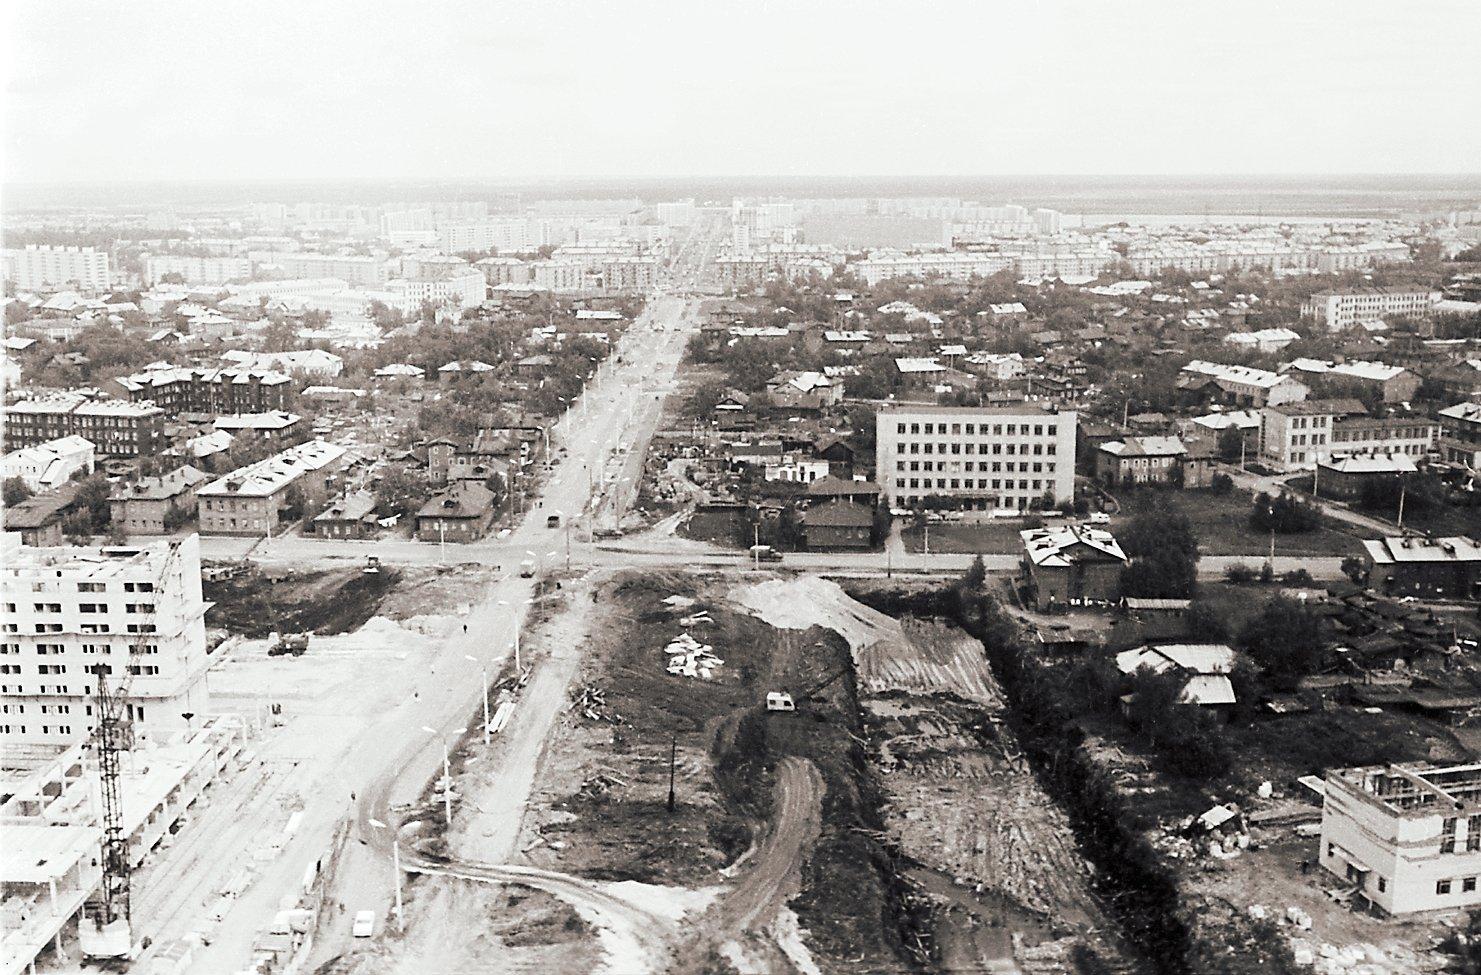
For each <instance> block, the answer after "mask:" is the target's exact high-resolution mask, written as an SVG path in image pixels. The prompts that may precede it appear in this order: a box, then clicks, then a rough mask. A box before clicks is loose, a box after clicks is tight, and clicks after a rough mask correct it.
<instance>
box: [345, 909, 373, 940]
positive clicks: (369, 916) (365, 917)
mask: <svg viewBox="0 0 1481 975" xmlns="http://www.w3.org/2000/svg"><path fill="white" fill-rule="evenodd" d="M350 933H351V934H353V935H354V936H355V937H357V938H368V937H370V936H371V935H373V934H375V911H357V912H355V926H354V927H353V928H351V929H350Z"/></svg>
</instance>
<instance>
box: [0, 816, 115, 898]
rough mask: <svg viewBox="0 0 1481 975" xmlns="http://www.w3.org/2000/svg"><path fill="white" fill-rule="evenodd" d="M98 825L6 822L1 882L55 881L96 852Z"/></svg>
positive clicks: (0, 855) (0, 850) (0, 851)
mask: <svg viewBox="0 0 1481 975" xmlns="http://www.w3.org/2000/svg"><path fill="white" fill-rule="evenodd" d="M101 835H102V829H101V827H98V826H59V825H56V824H54V823H34V824H33V823H20V824H15V823H7V824H6V825H5V843H4V845H3V846H0V883H6V884H44V883H46V882H47V881H50V880H56V879H57V878H59V877H61V876H62V875H63V874H65V873H66V872H67V871H69V870H71V869H72V868H73V867H74V866H76V865H77V862H78V861H79V860H81V859H82V858H83V857H87V856H92V855H94V854H96V853H97V852H98V844H99V842H100V837H101Z"/></svg>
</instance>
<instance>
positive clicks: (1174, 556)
mask: <svg viewBox="0 0 1481 975" xmlns="http://www.w3.org/2000/svg"><path fill="white" fill-rule="evenodd" d="M1117 535H1118V541H1119V542H1120V543H1121V550H1122V551H1123V552H1125V553H1126V555H1127V557H1128V558H1130V559H1131V564H1130V565H1128V566H1127V567H1126V568H1125V569H1124V570H1123V571H1122V573H1121V591H1122V593H1123V594H1124V595H1127V596H1142V597H1151V598H1164V597H1165V598H1174V599H1181V598H1187V597H1191V596H1192V595H1193V594H1194V592H1195V591H1196V589H1197V586H1198V538H1197V536H1196V535H1195V534H1194V533H1193V525H1192V523H1191V522H1189V521H1188V516H1187V515H1184V514H1180V513H1177V512H1174V511H1171V510H1167V509H1164V508H1163V507H1162V506H1158V507H1157V508H1154V509H1153V510H1151V511H1147V512H1144V513H1142V514H1139V515H1137V516H1136V517H1134V518H1132V519H1131V521H1130V522H1128V523H1127V525H1126V526H1125V527H1124V528H1122V529H1121V531H1120V532H1118V533H1117Z"/></svg>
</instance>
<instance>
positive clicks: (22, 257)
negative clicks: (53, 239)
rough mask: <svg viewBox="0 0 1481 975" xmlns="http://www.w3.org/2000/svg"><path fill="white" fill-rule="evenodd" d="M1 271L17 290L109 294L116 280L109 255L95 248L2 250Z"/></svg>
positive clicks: (10, 248)
mask: <svg viewBox="0 0 1481 975" xmlns="http://www.w3.org/2000/svg"><path fill="white" fill-rule="evenodd" d="M0 272H3V277H4V279H5V280H6V281H10V282H13V283H14V284H15V286H16V287H17V288H24V289H28V290H29V289H44V288H64V287H75V288H80V289H82V290H84V291H107V290H108V288H109V286H110V284H111V283H112V280H113V275H112V273H111V271H110V269H109V263H108V253H107V252H106V251H99V250H94V249H93V248H91V247H50V246H46V245H39V244H27V245H26V246H25V247H7V248H5V249H4V250H3V251H0Z"/></svg>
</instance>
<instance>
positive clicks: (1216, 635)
mask: <svg viewBox="0 0 1481 975" xmlns="http://www.w3.org/2000/svg"><path fill="white" fill-rule="evenodd" d="M1184 629H1185V630H1186V631H1187V633H1188V639H1190V640H1192V641H1193V642H1195V643H1224V642H1225V641H1227V640H1228V639H1229V620H1228V619H1227V618H1226V617H1225V616H1224V614H1223V613H1222V612H1220V610H1219V608H1218V607H1217V606H1214V605H1213V604H1212V603H1210V602H1208V601H1206V600H1203V599H1195V600H1194V601H1193V602H1192V604H1190V605H1189V606H1188V615H1187V616H1186V617H1184Z"/></svg>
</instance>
